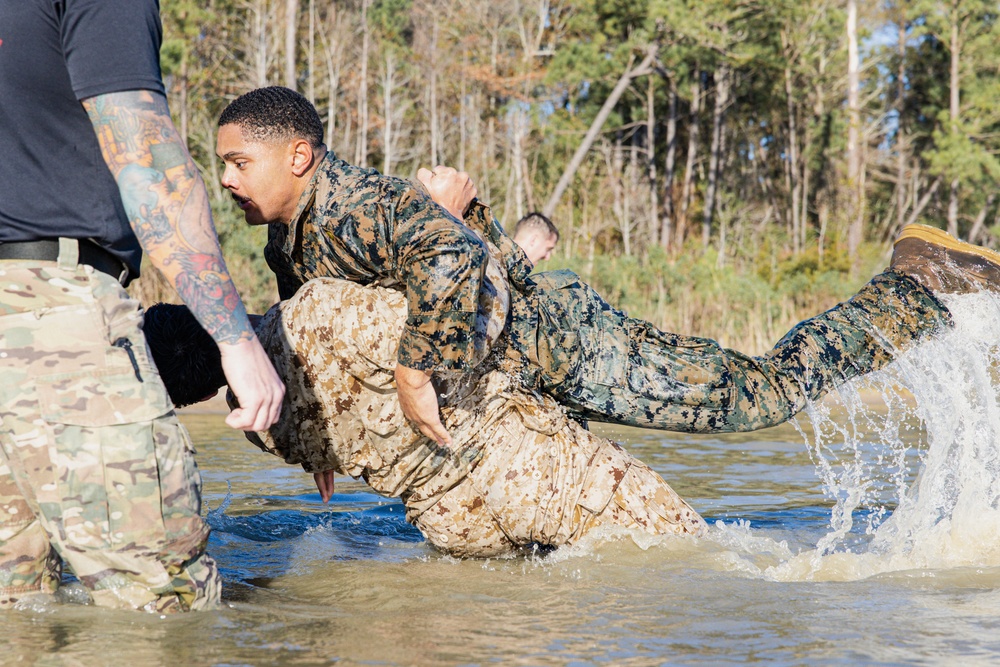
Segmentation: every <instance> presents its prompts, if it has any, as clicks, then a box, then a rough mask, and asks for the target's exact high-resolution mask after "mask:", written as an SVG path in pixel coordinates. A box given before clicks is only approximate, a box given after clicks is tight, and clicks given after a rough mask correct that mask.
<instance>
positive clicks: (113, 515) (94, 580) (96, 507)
mask: <svg viewBox="0 0 1000 667" xmlns="http://www.w3.org/2000/svg"><path fill="white" fill-rule="evenodd" d="M64 267H65V268H64ZM141 324H142V313H141V310H140V308H139V305H138V303H137V302H136V301H133V300H131V299H129V298H128V295H127V294H126V293H125V292H124V290H123V289H122V287H121V286H120V285H119V284H118V283H117V282H116V281H115V280H114V279H112V278H110V277H108V276H106V275H104V274H103V273H97V272H94V271H93V270H92V269H91V268H90V267H83V266H77V265H76V264H75V260H74V261H72V262H68V263H66V264H60V265H57V264H56V263H54V262H30V263H29V262H14V261H2V262H0V377H2V382H0V421H2V428H0V445H2V447H0V606H6V605H9V604H11V603H12V602H14V601H15V600H17V599H18V598H20V597H22V596H24V595H27V594H30V593H51V592H53V591H54V590H55V589H56V587H57V586H58V584H59V577H60V566H61V564H60V557H61V558H62V560H64V561H65V562H66V563H67V564H68V565H69V566H70V568H71V569H72V571H73V573H74V574H75V575H76V576H77V578H79V580H80V581H81V582H82V583H83V585H84V586H85V587H86V588H87V589H89V590H90V592H91V595H92V597H93V600H94V603H95V604H97V605H100V606H106V607H114V608H124V609H144V610H147V611H155V612H159V613H167V612H174V611H183V610H187V609H203V608H208V607H211V606H214V605H215V604H217V603H218V601H219V594H220V588H221V584H220V579H219V575H218V572H217V570H216V566H215V563H214V561H213V560H212V559H211V558H209V557H208V556H207V555H206V554H205V545H206V541H207V539H208V533H209V529H208V526H207V525H206V524H205V523H204V522H203V521H202V519H201V517H200V515H199V513H200V509H201V501H200V486H201V480H200V477H199V474H198V470H197V467H196V466H195V462H194V450H193V448H192V446H191V442H190V439H189V437H188V435H187V432H186V431H185V430H184V428H183V427H182V426H181V425H180V424H179V423H178V421H177V419H176V416H175V415H174V413H173V406H172V405H171V403H170V400H169V398H168V397H167V393H166V390H165V389H164V387H163V383H162V382H161V381H160V378H159V375H158V374H157V371H156V368H155V367H154V366H153V364H152V362H151V360H150V357H149V355H148V353H147V349H146V343H145V338H144V337H143V335H142V331H141Z"/></svg>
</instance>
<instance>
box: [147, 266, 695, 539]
mask: <svg viewBox="0 0 1000 667" xmlns="http://www.w3.org/2000/svg"><path fill="white" fill-rule="evenodd" d="M405 321H406V297H405V296H404V295H403V294H402V293H400V292H398V291H396V290H391V289H386V288H383V287H377V286H367V287H365V286H361V285H358V284H356V283H352V282H348V281H345V280H337V279H333V278H317V279H315V280H311V281H309V282H307V283H306V284H305V285H303V286H302V288H301V289H299V290H298V291H297V292H296V293H295V295H294V296H292V297H291V298H290V299H288V300H286V301H283V302H281V303H279V304H277V305H275V306H274V307H272V308H271V309H270V310H269V311H268V313H267V315H265V316H264V317H263V318H262V319H260V320H258V321H257V322H256V325H255V326H256V331H257V336H258V338H259V339H260V341H261V344H262V345H263V346H264V349H265V350H266V351H267V354H268V356H269V357H270V358H271V361H272V362H273V364H274V366H275V368H276V369H277V371H278V374H279V376H281V378H282V379H283V380H284V381H285V384H286V387H287V394H286V397H287V400H286V401H285V403H284V405H283V407H282V412H281V416H280V417H279V420H278V423H277V424H275V425H274V426H273V427H272V428H271V429H270V430H267V431H260V432H258V433H256V434H248V438H249V439H250V441H251V442H253V443H254V444H256V445H257V446H258V447H260V448H261V449H263V450H264V451H266V452H269V453H271V454H275V455H277V456H280V457H281V458H283V459H284V460H285V462H287V463H291V464H300V465H302V467H303V468H304V469H305V470H306V472H310V473H313V476H314V478H315V480H316V484H317V487H318V488H319V490H320V493H321V495H322V496H323V499H324V501H326V500H329V498H330V495H331V494H332V493H333V475H334V472H336V473H340V474H344V475H350V476H352V477H355V478H361V479H364V480H365V482H367V483H368V484H369V485H370V486H371V487H372V488H373V489H374V490H375V491H376V492H378V493H380V494H382V495H384V496H390V497H399V498H400V499H401V500H402V501H403V504H404V505H405V506H406V519H407V521H409V522H410V523H412V524H413V525H415V526H416V527H417V528H418V529H419V530H420V532H421V533H423V534H424V536H425V537H426V538H427V540H428V541H429V542H430V543H431V544H432V545H433V546H435V547H437V548H438V549H440V550H442V551H444V552H447V553H449V554H451V555H454V556H472V557H491V556H500V555H505V554H510V553H516V552H518V551H521V550H523V549H528V548H531V547H534V546H541V547H560V546H563V545H566V544H572V543H574V542H576V541H578V540H579V539H580V538H581V537H583V536H584V535H586V534H587V533H589V532H590V531H592V530H593V529H594V528H596V527H598V526H606V525H616V526H623V527H627V528H633V529H637V530H640V531H644V532H648V533H652V534H678V535H699V534H701V533H702V532H703V531H704V529H705V522H704V521H703V520H702V518H701V517H700V516H699V515H698V513H697V512H695V511H694V510H693V509H692V508H691V507H690V506H688V504H687V503H685V502H684V501H683V500H682V499H681V498H680V497H679V496H678V495H677V494H676V493H675V492H674V491H673V489H671V488H670V486H669V485H668V484H667V483H666V482H665V481H663V479H662V478H661V477H660V476H659V475H657V474H656V473H655V472H654V471H653V470H651V469H650V468H649V467H648V466H646V465H644V464H643V463H641V462H640V461H637V460H636V459H634V458H633V457H632V456H630V455H629V454H628V453H627V452H625V451H624V450H623V449H622V448H621V447H619V446H618V445H617V444H616V443H614V442H612V441H611V440H608V439H606V438H600V437H597V436H596V435H594V434H592V433H591V432H590V431H588V430H586V429H585V428H583V427H582V426H581V425H580V424H579V423H577V422H576V421H574V420H573V419H570V418H569V417H568V416H567V414H566V411H565V410H564V409H563V408H561V407H560V406H559V405H558V404H557V403H556V402H555V401H554V400H553V399H552V398H551V397H548V396H545V395H543V394H537V393H534V392H532V391H530V390H527V389H525V388H523V387H521V386H519V385H518V384H517V383H516V382H515V381H514V380H513V379H512V378H511V377H510V376H508V375H506V374H505V373H503V372H501V371H497V370H488V371H485V372H482V373H480V372H477V371H473V372H471V373H468V374H465V375H461V376H454V377H452V378H451V379H448V380H440V381H439V380H438V379H437V378H436V379H435V383H436V385H437V389H438V391H439V392H440V393H441V395H443V396H445V397H446V398H445V399H444V400H443V404H442V407H441V414H442V417H443V422H444V424H445V426H446V427H447V428H448V430H449V432H450V433H451V435H452V444H451V445H450V446H447V447H445V446H442V445H440V444H438V443H437V442H435V441H434V440H431V439H430V438H427V437H425V436H424V435H423V434H422V433H420V431H418V430H417V429H416V428H415V427H414V426H413V425H412V424H411V423H409V422H408V421H407V419H406V418H405V417H404V415H403V413H402V411H401V410H400V409H399V401H398V397H397V393H396V388H395V380H394V378H393V371H394V368H395V365H396V351H397V349H398V347H399V341H400V338H401V336H402V335H403V330H404V327H405ZM145 330H146V336H147V339H148V341H149V345H150V349H151V351H152V354H153V358H154V360H155V361H156V365H157V367H158V368H159V369H160V374H161V377H163V381H164V383H165V384H166V386H167V389H168V391H169V392H170V393H171V397H172V398H173V399H174V401H175V402H176V403H178V404H185V403H191V402H195V401H198V400H200V399H202V398H204V397H207V396H210V395H212V394H213V393H214V392H215V391H216V390H218V388H219V387H220V386H222V385H223V384H224V383H225V376H224V375H223V373H222V367H221V364H220V361H219V355H218V352H217V351H216V349H215V348H214V347H213V346H212V345H211V342H212V341H211V338H209V337H208V334H206V333H205V332H204V331H203V330H202V329H201V327H200V326H199V325H198V323H197V321H196V320H195V319H194V317H193V316H192V315H191V313H190V311H188V310H187V308H186V307H184V306H174V305H165V304H158V305H156V306H153V307H152V308H150V309H149V312H148V313H147V316H146V326H145Z"/></svg>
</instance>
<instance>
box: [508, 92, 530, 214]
mask: <svg viewBox="0 0 1000 667" xmlns="http://www.w3.org/2000/svg"><path fill="white" fill-rule="evenodd" d="M510 121H511V124H512V127H511V128H510V129H511V145H510V163H511V174H512V176H513V178H514V218H515V219H517V220H520V219H521V218H522V217H524V156H523V154H522V149H523V145H522V144H523V141H524V125H525V123H526V119H525V114H524V111H523V110H522V109H517V110H515V111H513V112H511V114H510Z"/></svg>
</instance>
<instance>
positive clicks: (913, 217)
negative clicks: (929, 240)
mask: <svg viewBox="0 0 1000 667" xmlns="http://www.w3.org/2000/svg"><path fill="white" fill-rule="evenodd" d="M940 185H941V178H940V177H938V178H935V179H934V182H933V183H932V184H931V187H929V188H927V192H925V193H924V196H923V197H921V198H920V201H918V202H917V205H916V206H914V207H913V210H912V211H910V217H909V218H907V219H906V224H907V225H912V224H913V223H914V222H916V221H917V218H919V217H920V214H921V213H923V212H924V208H925V207H926V206H927V203H928V202H929V201H930V200H931V197H933V196H934V193H935V192H937V189H938V187H939V186H940Z"/></svg>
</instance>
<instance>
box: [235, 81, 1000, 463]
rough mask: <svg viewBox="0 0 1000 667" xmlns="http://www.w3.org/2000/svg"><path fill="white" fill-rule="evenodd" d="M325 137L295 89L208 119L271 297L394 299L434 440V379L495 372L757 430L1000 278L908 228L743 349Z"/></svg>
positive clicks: (557, 395) (720, 426)
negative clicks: (252, 230)
mask: <svg viewBox="0 0 1000 667" xmlns="http://www.w3.org/2000/svg"><path fill="white" fill-rule="evenodd" d="M322 137H323V124H322V122H321V121H320V118H319V115H318V114H317V113H316V110H315V108H314V107H313V106H312V105H311V104H310V103H309V102H308V100H306V99H305V98H304V97H302V96H301V95H299V94H298V93H296V92H294V91H292V90H289V89H286V88H280V87H271V88H261V89H257V90H253V91H251V92H249V93H247V94H245V95H243V96H241V97H239V98H237V99H236V100H234V101H233V102H232V103H231V104H230V105H229V106H228V107H227V108H226V109H225V110H224V111H223V113H222V115H221V117H220V119H219V134H218V141H217V147H216V148H217V152H218V154H219V156H220V158H222V160H223V161H224V163H225V172H224V174H223V177H222V184H223V185H224V186H225V187H226V188H227V189H229V191H230V192H231V193H232V195H233V198H234V199H235V200H236V201H237V202H238V204H239V205H240V208H241V209H242V210H243V211H244V213H245V216H246V220H247V222H248V223H249V224H267V225H268V242H267V246H266V248H265V252H264V255H265V258H266V259H267V262H268V265H269V266H270V267H271V269H272V270H273V271H274V273H275V275H276V277H277V281H278V288H279V293H280V296H281V298H282V299H288V298H290V297H291V296H292V295H294V294H295V292H296V290H298V289H299V288H300V287H301V286H302V285H303V284H305V283H306V281H309V280H312V279H314V278H324V277H326V278H339V279H343V280H349V281H353V282H356V283H359V284H362V285H381V286H386V287H392V288H393V289H396V290H398V291H400V292H401V293H402V294H404V295H405V298H406V304H407V317H406V321H405V323H404V325H403V328H402V331H401V334H400V338H399V344H398V348H397V350H396V364H395V367H394V376H395V380H396V386H397V390H398V400H399V406H400V409H401V410H402V411H403V413H404V414H405V415H406V417H407V418H409V419H410V420H411V421H412V422H413V423H414V424H416V425H417V427H418V428H419V429H420V431H421V433H423V434H424V435H426V436H427V437H429V438H431V439H433V440H435V441H436V442H438V443H439V444H441V445H449V444H451V443H452V438H451V435H450V434H449V432H448V429H446V428H445V427H444V425H443V424H442V423H441V420H440V413H439V409H440V405H439V396H438V392H437V391H436V390H435V385H434V383H433V382H432V378H433V377H435V376H436V377H444V376H447V375H458V376H461V375H462V374H467V373H469V372H472V371H476V372H479V373H485V372H487V371H489V370H494V369H497V370H501V371H503V372H505V373H507V374H508V375H509V376H511V377H513V378H516V379H517V381H518V382H519V383H520V384H521V386H523V387H524V388H526V389H529V390H535V391H539V392H542V393H545V394H547V395H549V396H551V397H552V398H554V399H555V400H556V401H557V402H558V403H559V404H560V405H562V406H563V407H564V408H565V409H566V410H567V411H569V412H571V413H572V414H574V415H575V416H577V417H579V418H582V419H587V420H593V421H604V422H615V423H622V424H631V425H635V426H643V427H652V428H661V429H669V430H677V431H688V432H720V431H749V430H754V429H758V428H763V427H766V426H772V425H775V424H778V423H781V422H784V421H785V420H787V419H789V418H790V417H791V416H792V415H794V414H795V413H797V412H798V411H800V410H801V409H802V408H803V407H804V406H805V404H806V402H807V401H809V400H815V399H817V398H819V397H820V396H822V395H823V394H824V393H825V392H827V391H829V390H830V389H832V388H833V387H835V386H837V385H838V384H841V383H843V382H845V381H847V380H849V379H851V378H852V377H856V376H858V375H862V374H865V373H868V372H871V371H873V370H876V369H878V368H881V367H882V366H884V365H885V364H886V363H888V362H889V361H890V360H891V359H892V358H893V355H894V354H895V353H896V352H897V351H899V350H904V349H906V348H908V347H910V346H912V345H913V344H915V343H917V342H919V341H920V340H923V339H925V338H926V337H928V336H930V335H931V334H933V333H934V332H935V331H938V330H940V329H941V328H942V327H947V326H949V325H950V321H951V316H950V313H949V312H948V310H947V309H946V308H945V307H944V306H943V305H942V303H941V302H940V301H939V300H938V298H937V297H936V296H935V294H934V292H954V291H967V290H973V289H977V288H978V287H980V286H982V285H986V286H989V287H991V288H994V289H995V288H996V287H997V286H998V285H1000V255H997V254H996V253H992V252H990V251H988V250H985V249H983V248H979V247H976V246H972V245H969V244H965V243H961V242H959V241H957V240H956V239H953V238H952V237H950V236H948V235H946V234H945V233H944V232H940V231H939V230H936V229H933V228H930V227H924V226H911V227H908V228H906V229H905V230H904V231H903V232H902V234H901V236H900V238H899V239H898V240H897V243H896V247H895V252H894V254H893V258H892V262H891V265H890V267H889V268H888V269H887V270H886V271H885V272H884V273H882V274H880V275H877V276H875V277H874V278H873V279H872V280H871V281H870V282H869V283H868V284H867V285H865V286H864V287H862V288H861V290H860V291H859V292H858V293H857V294H856V295H855V296H853V297H852V298H851V299H849V300H847V301H845V302H844V303H841V304H839V305H837V306H835V307H834V308H832V309H830V310H829V311H827V312H825V313H823V314H821V315H818V316H816V317H813V318H811V319H808V320H806V321H804V322H802V323H800V324H798V325H797V326H796V327H794V328H793V329H792V330H791V331H790V332H789V333H788V334H787V335H786V336H785V337H784V338H782V339H781V340H780V341H779V342H778V343H777V345H776V346H775V347H774V348H773V349H772V350H771V351H770V352H768V353H767V354H765V355H763V356H759V357H751V356H748V355H745V354H742V353H740V352H738V351H735V350H728V349H724V348H722V347H721V346H720V345H719V344H718V343H717V342H715V341H712V340H708V339H703V338H693V337H688V336H680V335H677V334H672V333H668V332H664V331H660V330H659V329H657V328H656V327H654V326H652V325H651V324H649V323H648V322H644V321H642V320H638V319H634V318H630V317H628V316H627V315H626V314H625V313H623V312H621V311H619V310H616V309H615V308H613V307H611V306H610V305H609V304H608V303H607V302H606V301H605V300H604V299H602V298H601V297H600V295H598V294H597V293H596V292H595V291H594V290H593V289H591V288H590V287H589V286H588V285H586V284H585V283H584V282H583V281H582V280H581V279H580V278H579V277H578V276H576V275H575V274H572V273H570V272H566V271H556V272H549V273H541V274H535V275H532V276H530V277H529V274H530V272H531V269H532V264H531V262H530V261H529V260H528V259H527V258H526V256H525V254H524V252H523V251H522V250H521V248H519V247H518V246H517V244H515V243H514V242H513V241H512V240H511V239H510V238H509V237H508V236H507V235H506V234H505V233H504V231H503V229H502V228H501V227H500V225H499V223H497V221H496V220H495V219H494V218H493V216H492V214H491V212H490V210H489V208H488V207H487V206H486V205H485V204H484V203H483V202H481V201H479V200H477V199H476V198H475V195H476V189H475V185H474V184H473V183H472V182H471V180H470V179H469V178H468V175H467V174H464V173H459V172H456V171H455V170H454V169H448V168H444V167H440V168H435V169H434V170H433V171H429V170H426V169H422V170H420V171H419V172H418V174H417V176H418V180H419V181H420V182H419V183H412V182H410V181H407V180H404V179H400V178H394V177H390V176H384V175H382V174H379V173H378V172H377V171H375V170H373V169H365V168H361V167H357V166H355V165H351V164H350V163H348V162H346V161H344V160H342V159H340V158H338V157H337V156H336V155H335V154H334V153H333V152H332V151H330V150H328V149H327V147H326V146H325V145H324V144H323V139H322ZM432 197H433V199H432ZM499 322H503V326H498V323H499ZM490 323H492V325H491V324H490ZM487 353H488V354H487ZM484 363H485V364H486V366H485V367H484V366H482V364H484Z"/></svg>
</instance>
